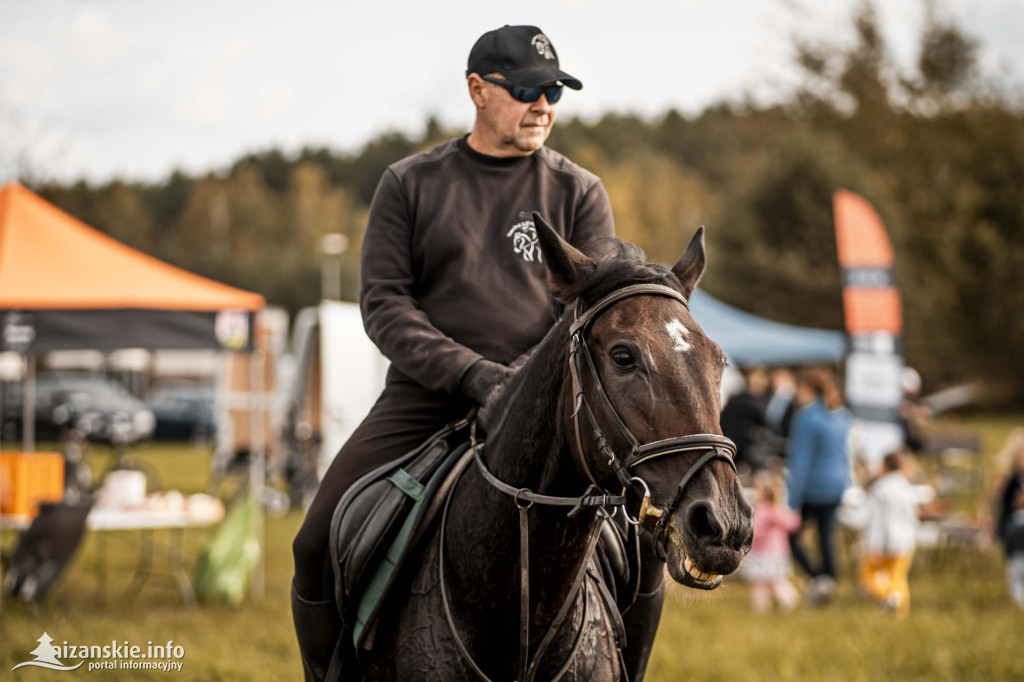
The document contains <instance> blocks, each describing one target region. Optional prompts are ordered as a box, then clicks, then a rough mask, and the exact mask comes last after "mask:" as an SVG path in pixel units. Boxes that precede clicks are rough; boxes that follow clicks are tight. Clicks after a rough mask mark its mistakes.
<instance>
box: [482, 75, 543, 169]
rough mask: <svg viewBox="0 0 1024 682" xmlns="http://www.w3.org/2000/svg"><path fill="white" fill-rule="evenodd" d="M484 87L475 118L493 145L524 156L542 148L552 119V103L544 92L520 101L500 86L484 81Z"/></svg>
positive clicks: (510, 153)
mask: <svg viewBox="0 0 1024 682" xmlns="http://www.w3.org/2000/svg"><path fill="white" fill-rule="evenodd" d="M492 75H494V76H495V77H497V78H501V76H499V75H497V74H492ZM484 86H485V90H486V93H484V94H485V96H484V106H482V107H479V106H478V111H477V117H478V119H479V120H480V122H481V123H482V124H483V125H484V126H485V127H486V128H487V129H488V131H489V132H490V133H491V134H492V135H493V137H494V141H495V144H496V145H497V146H498V147H499V148H501V149H502V151H505V152H506V153H508V154H509V155H511V156H525V155H526V154H532V153H533V152H535V151H537V150H538V149H540V148H541V147H543V146H544V142H545V141H546V140H547V139H548V135H549V134H550V133H551V126H552V125H553V124H554V122H555V105H553V104H550V103H548V98H547V95H541V96H540V99H538V100H537V101H536V102H520V101H518V100H516V99H514V98H513V97H512V95H511V94H510V93H509V92H508V90H506V89H505V88H503V87H501V86H500V85H496V84H494V83H488V82H486V81H484Z"/></svg>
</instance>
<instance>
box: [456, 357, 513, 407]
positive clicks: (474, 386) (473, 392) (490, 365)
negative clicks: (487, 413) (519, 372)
mask: <svg viewBox="0 0 1024 682" xmlns="http://www.w3.org/2000/svg"><path fill="white" fill-rule="evenodd" d="M509 374H511V370H509V368H508V367H506V366H505V365H502V364H500V363H497V362H491V361H490V360H483V359H480V360H477V361H476V362H474V363H473V364H472V365H471V366H470V368H469V369H467V370H466V373H465V374H464V375H463V377H462V381H461V383H459V392H460V393H462V394H463V395H464V396H466V397H467V398H470V399H472V400H473V402H475V403H476V404H478V405H480V406H484V405H486V404H487V399H488V398H490V396H491V394H492V393H493V392H494V390H495V389H496V388H498V387H499V386H501V385H502V384H503V383H505V379H507V378H508V376H509Z"/></svg>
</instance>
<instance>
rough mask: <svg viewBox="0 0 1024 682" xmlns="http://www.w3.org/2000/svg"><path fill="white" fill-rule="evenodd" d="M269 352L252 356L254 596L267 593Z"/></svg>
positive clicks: (251, 436)
mask: <svg viewBox="0 0 1024 682" xmlns="http://www.w3.org/2000/svg"><path fill="white" fill-rule="evenodd" d="M265 363H266V352H264V351H262V350H259V349H255V350H253V352H252V355H250V356H249V375H250V378H249V491H250V494H251V495H252V496H253V500H255V502H256V516H255V519H254V522H255V524H256V537H257V538H258V540H259V545H260V557H259V561H257V562H256V570H255V571H253V575H252V586H251V588H252V589H251V593H252V597H253V598H254V599H262V598H263V595H264V570H263V569H264V562H265V557H266V551H267V547H266V544H267V543H266V532H265V529H264V523H263V481H264V479H265V478H266V448H265V447H264V446H265V444H264V442H263V440H264V435H265V434H264V428H263V419H264V410H265V393H264V387H263V371H264V366H265Z"/></svg>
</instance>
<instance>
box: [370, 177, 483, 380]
mask: <svg viewBox="0 0 1024 682" xmlns="http://www.w3.org/2000/svg"><path fill="white" fill-rule="evenodd" d="M406 199H407V198H406V196H405V192H404V190H403V188H402V185H401V182H400V181H399V179H398V177H397V176H396V175H395V173H394V171H392V170H391V169H388V170H387V171H385V172H384V176H383V177H382V178H381V181H380V184H379V185H378V186H377V191H376V193H375V194H374V195H373V203H372V204H371V206H370V217H369V220H368V222H367V225H366V235H365V236H364V237H363V248H362V252H361V255H360V288H359V306H360V308H361V310H362V313H363V325H364V326H365V327H366V333H367V334H368V335H369V337H370V339H371V340H372V341H373V342H374V343H375V344H377V347H378V348H380V350H381V352H382V353H384V355H385V356H387V358H388V359H389V360H391V362H392V363H393V364H394V365H395V367H397V368H398V369H399V370H401V371H402V372H403V373H405V374H406V375H408V376H410V377H412V378H413V379H415V380H416V381H418V382H419V383H421V384H422V385H423V386H425V387H426V388H428V389H430V390H434V391H438V390H446V391H449V392H451V393H455V392H457V391H458V390H459V383H460V381H461V379H462V375H463V374H464V373H465V372H466V370H467V369H469V367H470V366H471V365H472V364H473V363H475V362H476V361H477V360H480V359H481V357H482V356H481V355H480V354H479V353H477V352H475V351H472V350H470V349H469V348H467V347H466V346H463V345H462V344H460V343H457V342H456V341H455V340H453V339H452V338H451V337H449V336H446V335H445V334H443V333H442V332H441V331H440V330H439V329H437V327H435V326H434V325H433V323H432V322H431V321H430V318H428V317H427V315H426V313H424V312H423V311H422V310H420V309H419V306H418V304H417V302H416V299H415V298H413V296H412V285H413V281H414V278H413V272H412V253H411V248H412V220H411V218H410V216H409V206H408V203H407V200H406Z"/></svg>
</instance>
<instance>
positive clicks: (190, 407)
mask: <svg viewBox="0 0 1024 682" xmlns="http://www.w3.org/2000/svg"><path fill="white" fill-rule="evenodd" d="M213 391H214V389H213V384H211V383H206V382H176V383H168V384H162V385H159V386H157V387H156V388H155V389H154V390H153V397H152V398H151V399H150V400H149V408H150V409H151V410H152V411H153V415H154V416H155V417H156V430H155V431H154V433H153V438H155V439H156V440H191V441H196V442H202V443H209V442H212V441H213V436H214V433H215V432H216V421H215V419H214V414H213Z"/></svg>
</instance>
